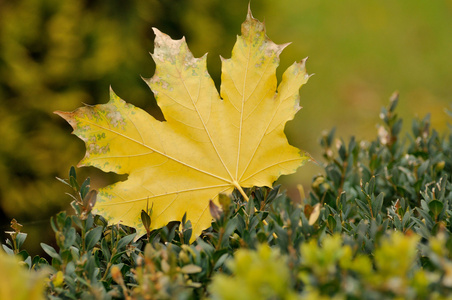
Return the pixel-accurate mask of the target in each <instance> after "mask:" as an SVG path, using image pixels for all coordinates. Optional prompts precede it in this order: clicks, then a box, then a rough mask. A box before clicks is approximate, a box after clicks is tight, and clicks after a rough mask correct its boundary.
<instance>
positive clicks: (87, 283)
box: [3, 95, 452, 299]
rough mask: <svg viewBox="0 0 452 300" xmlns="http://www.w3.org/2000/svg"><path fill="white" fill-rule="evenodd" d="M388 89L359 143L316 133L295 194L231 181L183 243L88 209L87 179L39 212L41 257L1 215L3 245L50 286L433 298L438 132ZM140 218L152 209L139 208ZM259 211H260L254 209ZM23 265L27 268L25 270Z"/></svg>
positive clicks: (444, 246)
mask: <svg viewBox="0 0 452 300" xmlns="http://www.w3.org/2000/svg"><path fill="white" fill-rule="evenodd" d="M397 101H398V100H397V95H394V96H393V97H392V98H391V101H390V103H389V106H388V107H387V108H383V109H382V112H381V114H380V116H381V118H382V121H383V124H382V125H381V127H379V129H378V136H377V138H376V139H375V140H373V141H371V142H366V141H361V142H357V141H356V140H355V139H354V138H351V139H350V141H348V143H346V142H345V141H344V140H342V139H335V138H334V130H333V131H331V132H330V133H328V134H325V136H323V137H322V139H321V145H322V147H323V149H324V158H325V160H326V162H325V163H324V164H323V167H324V169H325V175H319V176H317V177H315V178H314V179H313V181H312V191H311V192H310V193H309V195H308V196H307V197H303V199H302V201H301V203H296V202H294V201H292V200H291V199H290V198H288V197H287V196H286V195H285V193H284V192H282V191H281V190H280V187H279V186H275V187H273V188H251V189H248V190H247V191H246V192H247V194H248V195H249V199H250V200H249V201H248V202H246V201H244V199H243V198H242V196H241V194H240V193H238V192H234V193H233V194H232V195H231V196H230V197H228V196H224V195H223V196H222V197H221V198H220V204H221V205H220V207H217V206H215V205H211V207H210V208H211V213H212V216H214V221H213V222H212V226H211V227H210V228H209V229H207V230H205V231H204V232H203V234H202V235H201V237H199V238H198V239H197V240H196V241H195V242H194V243H193V244H189V240H190V237H191V223H190V221H189V220H186V219H185V218H184V220H182V222H172V223H170V224H168V225H167V226H165V227H163V228H161V229H158V230H154V231H148V234H147V235H146V236H144V237H137V236H136V235H135V233H134V230H133V229H132V228H128V227H126V226H123V225H121V224H116V225H110V226H108V225H107V222H106V220H104V219H103V218H102V217H101V216H98V215H93V214H92V213H91V209H92V207H93V205H94V204H95V201H96V191H94V190H90V181H89V179H86V180H85V181H84V182H83V183H82V184H79V183H78V182H77V177H76V173H75V169H74V168H71V171H70V174H69V179H68V180H63V182H65V183H66V184H67V185H69V186H70V187H71V188H72V189H73V192H74V193H73V201H72V207H73V209H74V212H75V213H74V214H73V215H70V214H68V213H66V212H61V213H59V214H57V215H56V216H55V217H54V218H52V220H51V225H52V228H53V230H54V232H55V243H56V245H57V247H52V246H50V245H46V244H42V248H43V249H44V251H45V252H46V253H47V254H48V256H49V257H50V260H47V259H46V258H42V257H34V258H32V257H30V256H29V255H28V253H27V252H26V251H25V250H21V245H22V244H23V241H24V240H25V238H26V234H24V233H22V232H21V228H20V226H19V225H18V224H17V222H16V223H13V229H14V231H12V232H10V235H11V239H9V240H7V241H6V244H5V245H3V249H4V250H5V251H6V252H7V253H8V254H10V255H15V256H18V257H19V258H20V259H21V260H22V261H23V262H22V264H23V265H25V266H26V267H28V268H29V269H30V270H47V271H48V272H50V276H49V280H48V282H47V283H46V296H47V297H48V298H50V299H80V298H82V299H120V298H125V299H200V298H211V299H232V298H234V299H239V298H240V297H241V298H243V299H322V298H324V299H330V298H333V299H426V298H428V299H447V298H448V297H450V296H449V295H450V294H451V293H452V260H451V256H452V236H451V226H452V224H451V216H452V213H451V208H450V205H451V200H452V193H451V190H452V184H451V180H450V174H451V170H452V145H451V143H452V134H449V135H447V136H440V135H439V134H438V133H437V132H436V131H435V130H431V129H430V126H429V124H430V123H429V121H430V120H429V118H428V117H426V118H424V119H422V120H415V121H413V124H412V132H411V133H410V134H408V136H407V137H405V138H404V137H402V136H401V134H400V132H401V127H402V120H401V119H399V118H398V117H397V114H396V112H395V108H396V106H397ZM142 220H143V226H145V228H146V227H147V228H148V227H149V224H150V223H151V222H152V219H151V217H150V214H149V211H143V212H142ZM264 220H265V222H264ZM31 272H34V271H31Z"/></svg>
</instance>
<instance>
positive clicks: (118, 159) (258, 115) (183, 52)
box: [56, 12, 309, 241]
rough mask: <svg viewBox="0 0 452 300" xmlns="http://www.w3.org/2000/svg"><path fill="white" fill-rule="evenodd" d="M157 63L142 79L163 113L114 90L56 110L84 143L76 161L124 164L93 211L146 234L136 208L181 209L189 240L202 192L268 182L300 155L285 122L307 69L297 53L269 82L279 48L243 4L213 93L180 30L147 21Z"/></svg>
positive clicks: (201, 214) (205, 218)
mask: <svg viewBox="0 0 452 300" xmlns="http://www.w3.org/2000/svg"><path fill="white" fill-rule="evenodd" d="M154 32H155V34H156V38H155V51H154V53H153V54H152V58H153V59H154V61H155V63H156V71H155V74H154V76H153V77H152V78H151V79H145V81H146V82H147V84H148V85H149V87H150V88H151V90H152V91H153V93H154V95H155V97H156V100H157V103H158V105H159V106H160V108H161V110H162V112H163V115H164V117H165V119H166V121H163V122H161V121H158V120H156V119H154V118H153V117H152V116H150V115H149V114H148V113H146V112H145V111H143V110H141V109H139V108H137V107H134V106H133V105H131V104H129V103H126V102H125V101H123V100H121V99H120V98H119V97H118V96H117V95H115V93H114V92H113V91H111V94H110V101H109V102H108V103H107V104H102V105H96V106H85V107H81V108H79V109H77V110H75V111H74V112H56V113H57V114H58V115H60V116H61V117H63V118H64V119H66V120H67V121H68V122H69V123H70V124H71V126H72V127H73V128H74V131H73V133H74V134H75V135H77V136H78V137H79V138H81V139H82V140H83V141H84V142H85V144H86V149H87V150H86V155H85V157H84V158H83V159H82V161H81V162H80V163H79V166H94V167H97V168H99V169H101V170H103V171H105V172H110V171H111V172H116V173H118V174H128V175H129V176H128V179H127V180H125V181H123V182H118V183H116V184H113V185H110V186H107V187H105V188H102V189H100V190H99V195H98V200H97V203H96V205H95V208H94V211H95V212H96V213H99V214H101V215H103V216H104V217H105V218H107V219H108V220H109V222H110V223H118V222H121V223H122V224H125V225H128V226H132V227H135V228H137V231H138V233H139V234H140V235H142V234H145V232H146V231H145V229H144V227H143V225H142V223H141V220H140V215H141V211H142V210H143V209H145V208H146V207H151V206H152V216H151V222H152V224H151V227H152V228H153V229H154V228H160V227H162V226H165V225H166V224H167V223H168V222H170V221H174V220H181V219H182V217H183V215H184V214H185V213H187V218H188V219H189V220H191V222H192V225H193V236H192V241H193V240H194V239H195V238H196V237H197V236H199V235H200V234H201V232H202V230H204V229H206V228H208V227H209V226H210V224H211V221H212V216H211V215H210V212H209V200H211V199H212V200H213V201H214V203H218V195H219V194H220V193H231V192H232V191H233V190H234V188H237V189H238V190H239V191H240V192H241V193H242V194H243V195H244V196H245V197H246V195H245V194H244V192H243V188H247V187H252V186H271V185H272V183H273V182H274V181H275V180H276V179H277V178H278V177H279V176H280V175H283V174H290V173H293V172H295V171H296V170H297V168H298V167H299V166H301V165H302V164H303V162H305V161H306V160H307V159H308V156H307V155H306V154H304V153H300V150H299V149H297V148H295V147H293V146H290V145H289V143H288V141H287V138H286V136H285V134H284V126H285V124H286V122H287V121H288V120H291V119H293V117H294V115H295V113H296V112H297V111H298V110H299V109H300V106H299V88H300V87H301V85H303V84H304V83H306V81H307V80H308V77H309V76H308V75H307V73H306V69H305V60H302V61H301V62H298V63H297V62H296V63H294V64H293V65H291V66H290V67H289V68H288V69H287V70H286V71H285V73H284V74H283V77H282V81H281V83H280V84H279V86H278V87H277V79H276V75H275V72H276V68H277V66H278V64H279V54H280V53H281V51H282V50H283V49H284V48H285V47H286V46H287V44H285V45H277V44H275V43H273V42H272V41H271V40H270V39H269V38H268V37H267V36H266V34H265V28H264V24H263V23H261V22H259V21H258V20H256V19H254V18H253V17H252V15H251V12H249V13H248V15H247V18H246V20H245V22H244V23H243V24H242V35H241V36H238V38H237V42H236V44H235V46H234V49H233V51H232V57H231V58H230V59H223V58H222V77H221V80H222V83H221V96H220V95H219V94H218V91H217V90H216V88H215V85H214V82H213V81H212V79H211V77H210V75H209V74H208V72H207V68H206V55H204V56H203V57H201V58H195V57H193V55H192V53H191V52H190V50H189V49H188V46H187V44H186V42H185V39H184V38H182V39H181V40H172V39H171V38H170V37H169V36H168V35H166V34H164V33H162V32H160V31H158V30H157V29H154Z"/></svg>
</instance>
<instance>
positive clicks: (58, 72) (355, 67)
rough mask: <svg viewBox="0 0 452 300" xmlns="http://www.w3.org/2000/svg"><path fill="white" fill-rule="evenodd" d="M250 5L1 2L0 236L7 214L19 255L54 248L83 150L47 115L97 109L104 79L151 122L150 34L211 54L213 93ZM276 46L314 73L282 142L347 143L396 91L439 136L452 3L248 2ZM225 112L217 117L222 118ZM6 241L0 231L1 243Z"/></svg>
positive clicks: (366, 133)
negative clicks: (53, 227)
mask: <svg viewBox="0 0 452 300" xmlns="http://www.w3.org/2000/svg"><path fill="white" fill-rule="evenodd" d="M248 2H249V1H248V0H228V1H223V0H192V1H182V0H128V1H124V0H111V1H100V0H68V1H61V0H15V1H8V0H0V218H1V222H0V229H1V231H2V232H3V231H5V230H8V224H9V221H10V219H11V218H13V217H14V218H16V219H17V220H18V221H19V222H20V223H22V224H24V225H25V228H24V231H25V232H28V233H29V238H28V240H27V241H26V243H25V247H26V248H27V249H28V250H29V252H30V253H31V254H34V253H38V252H39V242H47V243H50V244H51V240H52V239H53V237H52V233H51V231H50V229H49V226H48V224H49V217H50V216H51V215H53V214H55V213H56V212H58V211H60V210H62V209H67V210H68V211H70V210H71V209H70V208H69V203H70V198H69V197H68V196H67V195H65V193H66V192H70V191H69V190H68V188H67V186H65V185H63V184H62V183H60V182H58V181H57V180H56V179H55V177H56V176H58V177H61V178H67V177H68V175H67V173H68V171H69V168H70V166H72V165H76V164H77V163H78V161H79V160H80V159H81V158H82V157H83V155H84V145H83V142H82V141H81V140H79V139H77V138H76V137H75V136H73V135H71V134H70V132H71V128H70V126H69V125H68V124H66V123H65V122H64V121H63V120H62V119H61V118H59V117H58V116H56V115H54V114H53V113H52V112H53V111H55V110H63V111H72V110H74V109H75V108H77V107H79V106H81V105H82V103H86V104H97V103H105V102H107V101H108V90H109V86H110V85H111V86H112V87H113V89H114V90H115V92H116V93H117V94H118V95H119V96H120V97H122V98H123V99H125V100H126V101H128V102H130V103H132V104H134V105H136V106H139V107H141V108H144V109H146V110H148V111H149V112H150V113H152V114H153V115H154V116H156V117H157V118H161V114H160V112H159V110H158V107H157V105H156V103H155V100H154V98H153V95H152V93H151V91H150V90H149V89H148V87H147V86H146V85H145V83H144V82H143V81H142V80H141V78H140V75H141V76H143V77H151V76H152V75H153V72H154V63H153V61H152V59H151V57H150V56H149V54H148V52H152V51H153V39H154V35H153V32H152V27H157V28H159V29H160V30H161V31H163V32H165V33H167V34H169V35H171V36H172V37H173V38H181V37H182V36H185V37H186V39H187V42H188V44H189V47H190V48H191V50H192V52H193V53H194V55H195V56H197V57H199V56H202V55H203V54H204V53H206V52H208V53H209V56H208V67H209V70H210V73H211V75H212V77H213V78H214V80H215V81H216V83H217V85H219V82H220V67H221V66H220V59H219V55H222V56H223V57H230V52H231V49H232V47H233V44H234V42H235V39H236V35H237V34H239V33H240V24H241V23H242V22H243V20H244V19H245V16H246V12H247V7H248ZM251 7H252V10H253V14H254V16H255V17H257V18H258V19H260V20H265V23H266V25H267V34H268V36H269V37H270V38H271V39H272V40H273V41H275V42H276V43H286V42H292V44H291V45H290V46H289V47H288V48H286V50H285V51H284V52H283V54H282V57H281V67H280V70H279V72H278V76H279V77H280V76H281V74H282V72H283V70H284V69H285V68H286V67H288V66H289V65H290V64H292V63H293V61H295V60H300V59H302V58H304V57H306V56H309V60H308V64H307V67H308V71H309V72H310V73H315V74H316V75H315V76H313V77H312V78H311V79H310V80H309V82H308V84H307V85H305V86H304V87H303V88H302V89H301V105H302V106H303V107H304V108H303V109H302V110H301V111H300V113H299V114H298V115H297V117H296V118H295V120H293V121H292V122H290V123H289V124H288V126H287V128H286V131H287V134H288V136H289V140H290V142H291V143H292V144H294V145H296V146H298V147H300V148H302V149H304V150H306V151H308V152H309V153H311V155H312V156H313V157H314V158H315V159H317V160H321V154H320V148H319V146H318V140H319V138H320V136H321V134H322V131H324V130H329V129H331V128H332V127H336V128H337V134H338V135H339V136H342V137H344V138H345V139H347V138H348V137H349V136H351V135H354V136H356V137H357V138H358V139H370V138H373V137H374V136H375V132H376V130H375V125H376V124H377V123H378V114H379V110H380V107H381V106H383V105H386V104H387V102H388V98H389V96H390V95H391V94H392V92H393V91H395V90H398V91H399V92H400V95H401V97H400V98H401V100H400V104H399V109H398V111H399V114H400V115H401V116H402V117H403V118H404V119H405V126H404V127H405V130H408V129H409V126H410V120H411V119H412V118H415V117H423V116H424V115H425V114H426V113H427V112H430V113H431V116H432V124H433V127H435V128H436V129H437V130H439V131H445V130H446V128H447V122H448V120H447V116H446V114H445V113H444V109H445V108H448V107H450V106H449V105H450V102H451V100H452V92H451V90H452V72H451V67H452V63H451V58H452V1H451V0H436V1H412V0H398V1H392V0H367V1H353V0H341V1H326V0H315V1H313V0H283V1H274V0H253V1H251ZM225 117H227V116H225ZM319 172H321V169H320V168H319V167H318V166H316V165H315V164H309V165H307V166H305V167H303V168H301V169H300V170H299V172H298V173H297V174H295V175H292V176H288V177H285V178H283V179H282V182H283V183H284V185H285V186H286V187H287V188H289V189H290V188H291V187H292V186H293V185H295V184H296V183H302V184H303V185H304V186H305V188H308V187H309V184H310V181H311V178H312V177H313V176H314V175H316V174H317V173H319ZM78 175H79V178H85V177H86V176H91V178H92V182H93V186H94V187H99V186H103V185H106V184H108V183H111V182H113V181H114V180H117V179H118V177H115V176H114V175H112V174H102V173H101V172H99V171H97V170H96V169H93V168H82V169H79V170H78ZM3 241H4V236H2V242H3Z"/></svg>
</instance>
